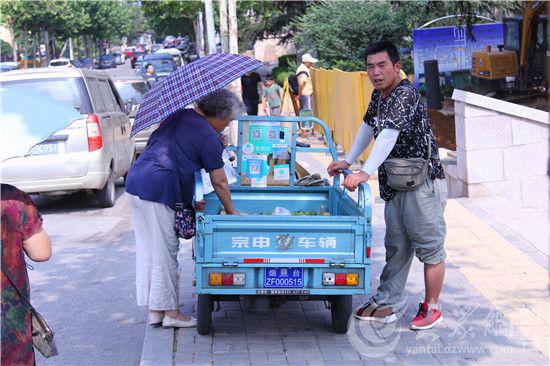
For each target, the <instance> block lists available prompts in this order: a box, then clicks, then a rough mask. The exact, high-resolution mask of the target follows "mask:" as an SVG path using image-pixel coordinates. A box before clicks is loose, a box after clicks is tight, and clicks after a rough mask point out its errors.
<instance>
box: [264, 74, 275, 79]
mask: <svg viewBox="0 0 550 366" xmlns="http://www.w3.org/2000/svg"><path fill="white" fill-rule="evenodd" d="M265 79H266V80H275V78H274V77H273V75H271V74H270V75H267V76H266V77H265Z"/></svg>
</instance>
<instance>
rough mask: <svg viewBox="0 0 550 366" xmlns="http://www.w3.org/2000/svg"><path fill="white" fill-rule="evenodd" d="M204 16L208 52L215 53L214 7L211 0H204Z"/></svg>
mask: <svg viewBox="0 0 550 366" xmlns="http://www.w3.org/2000/svg"><path fill="white" fill-rule="evenodd" d="M204 16H205V17H206V36H207V38H208V54H209V55H213V54H214V53H216V41H215V40H214V8H213V6H212V0H204Z"/></svg>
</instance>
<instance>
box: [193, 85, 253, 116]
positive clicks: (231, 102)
mask: <svg viewBox="0 0 550 366" xmlns="http://www.w3.org/2000/svg"><path fill="white" fill-rule="evenodd" d="M197 107H198V108H199V109H200V110H201V112H202V113H204V115H205V116H206V117H213V118H218V119H221V120H233V119H235V118H236V117H237V116H240V115H241V114H243V112H244V106H243V104H242V103H241V101H240V100H239V98H238V97H237V96H236V95H235V94H234V93H232V92H230V91H229V90H227V89H220V90H216V91H214V92H212V93H210V94H207V95H205V96H204V97H202V98H201V99H200V100H199V101H198V102H197Z"/></svg>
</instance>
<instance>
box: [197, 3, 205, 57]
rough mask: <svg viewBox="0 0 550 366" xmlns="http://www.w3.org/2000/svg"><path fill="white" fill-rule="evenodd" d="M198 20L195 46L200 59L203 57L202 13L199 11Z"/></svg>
mask: <svg viewBox="0 0 550 366" xmlns="http://www.w3.org/2000/svg"><path fill="white" fill-rule="evenodd" d="M198 17H199V20H198V24H197V26H198V28H199V39H198V40H197V44H198V45H199V47H198V49H197V52H198V53H199V56H200V57H204V19H203V16H202V11H199V14H198Z"/></svg>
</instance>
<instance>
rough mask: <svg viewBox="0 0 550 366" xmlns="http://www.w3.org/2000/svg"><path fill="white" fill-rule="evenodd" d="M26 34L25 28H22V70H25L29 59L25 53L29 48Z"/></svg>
mask: <svg viewBox="0 0 550 366" xmlns="http://www.w3.org/2000/svg"><path fill="white" fill-rule="evenodd" d="M28 37H29V35H28V33H27V27H23V62H24V64H23V68H25V69H26V68H27V67H28V66H27V60H28V58H29V56H28V54H27V52H28V48H29V44H28Z"/></svg>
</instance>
